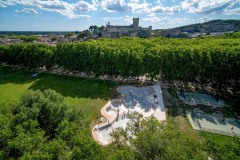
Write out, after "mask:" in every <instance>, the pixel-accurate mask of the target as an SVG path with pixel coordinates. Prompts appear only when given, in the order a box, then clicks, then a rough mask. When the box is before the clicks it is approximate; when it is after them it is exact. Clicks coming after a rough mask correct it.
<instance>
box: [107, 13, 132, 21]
mask: <svg viewBox="0 0 240 160" xmlns="http://www.w3.org/2000/svg"><path fill="white" fill-rule="evenodd" d="M132 19H133V17H131V16H128V15H126V16H124V17H104V18H103V20H104V21H108V22H109V21H111V20H122V21H126V22H132Z"/></svg>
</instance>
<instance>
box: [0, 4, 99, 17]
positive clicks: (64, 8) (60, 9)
mask: <svg viewBox="0 0 240 160" xmlns="http://www.w3.org/2000/svg"><path fill="white" fill-rule="evenodd" d="M97 3H98V0H93V1H92V4H90V3H87V2H85V1H83V0H81V1H79V2H78V3H68V2H65V1H62V0H0V7H1V6H2V7H4V5H5V6H12V5H23V6H26V7H36V8H38V9H41V10H45V11H49V12H56V13H59V14H61V15H63V16H65V17H67V18H70V19H72V18H80V17H86V18H89V17H90V16H89V15H82V14H78V12H87V11H95V10H97V8H96V6H97ZM1 4H2V5H1ZM26 12H27V11H26ZM28 12H31V11H28Z"/></svg>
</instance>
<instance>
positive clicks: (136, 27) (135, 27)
mask: <svg viewBox="0 0 240 160" xmlns="http://www.w3.org/2000/svg"><path fill="white" fill-rule="evenodd" d="M138 27H139V18H133V28H134V29H138Z"/></svg>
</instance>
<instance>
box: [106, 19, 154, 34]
mask: <svg viewBox="0 0 240 160" xmlns="http://www.w3.org/2000/svg"><path fill="white" fill-rule="evenodd" d="M151 32H152V26H149V27H148V28H142V27H141V26H139V18H133V24H132V25H130V26H114V25H110V23H109V22H108V24H107V25H106V29H105V31H103V32H102V37H105V38H119V37H122V36H130V37H141V38H146V37H149V36H150V35H151Z"/></svg>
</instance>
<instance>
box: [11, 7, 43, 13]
mask: <svg viewBox="0 0 240 160" xmlns="http://www.w3.org/2000/svg"><path fill="white" fill-rule="evenodd" d="M15 11H16V12H18V13H19V12H22V13H28V14H39V13H38V12H37V11H36V10H35V9H33V8H24V9H22V10H20V11H19V10H15Z"/></svg>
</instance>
